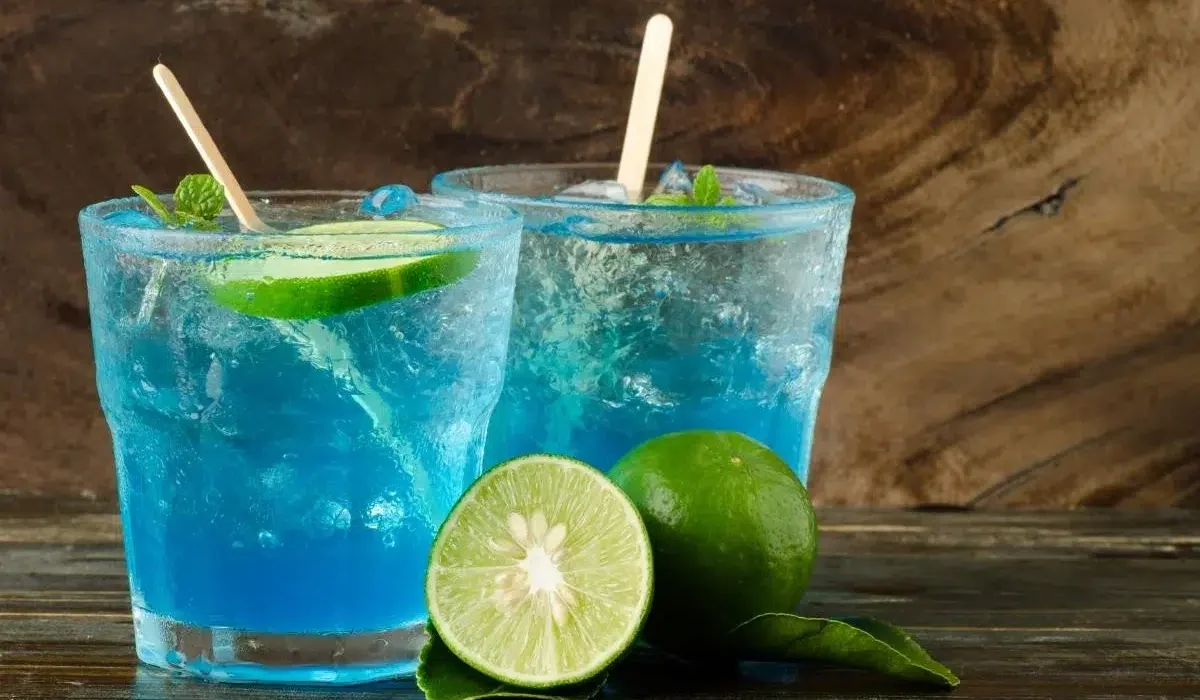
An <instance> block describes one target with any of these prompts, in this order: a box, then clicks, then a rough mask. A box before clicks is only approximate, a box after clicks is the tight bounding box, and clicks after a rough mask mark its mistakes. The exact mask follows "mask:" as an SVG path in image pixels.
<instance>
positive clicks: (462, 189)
mask: <svg viewBox="0 0 1200 700" xmlns="http://www.w3.org/2000/svg"><path fill="white" fill-rule="evenodd" d="M618 165H619V164H618V163H610V162H602V161H592V162H586V163H519V164H512V165H479V166H473V167H470V168H456V169H454V170H445V171H442V172H439V173H438V174H437V175H435V176H434V177H433V182H432V186H431V188H430V189H433V190H438V189H441V190H442V191H448V192H456V193H459V194H460V195H461V194H466V193H474V194H480V195H485V196H484V197H483V199H484V200H485V201H489V202H494V203H499V204H504V205H507V206H510V207H514V206H516V205H536V206H539V207H546V208H548V209H577V208H579V207H580V206H581V205H582V206H587V207H596V208H597V209H601V210H609V211H613V212H645V211H646V210H647V206H646V205H645V204H634V203H629V202H609V201H604V200H596V201H588V202H579V201H558V200H554V199H551V198H550V197H549V196H546V197H533V196H527V195H515V194H509V193H506V192H498V191H495V190H477V189H474V188H472V187H468V186H467V185H465V184H462V182H461V181H462V180H463V179H464V178H465V177H467V176H470V175H485V174H490V173H511V172H515V171H528V172H547V171H554V170H564V171H571V170H586V169H589V168H596V169H599V168H611V171H612V172H613V173H614V174H615V173H616V172H617V167H618ZM668 165H670V164H669V163H658V162H655V163H650V164H649V165H648V169H662V168H666V167H668ZM714 167H715V168H716V170H717V172H718V173H729V174H738V173H744V174H745V175H746V176H748V177H752V176H762V175H772V176H776V177H779V178H781V179H785V180H793V181H796V182H806V183H810V184H814V185H819V186H821V187H823V188H826V189H827V190H828V192H827V193H826V194H822V195H819V196H815V197H807V198H804V199H792V200H788V201H786V202H779V203H776V204H732V205H724V206H721V205H711V206H696V205H690V204H682V205H681V204H670V205H653V208H652V210H653V211H656V212H664V213H672V212H679V213H684V212H697V213H707V212H726V213H730V212H749V211H754V212H760V213H764V214H785V213H791V214H795V213H805V214H812V213H814V212H819V211H824V210H834V209H837V208H839V207H845V206H851V205H853V204H854V200H855V196H854V191H853V190H851V189H850V188H849V187H847V186H846V185H843V184H842V183H840V182H835V181H833V180H827V179H825V178H821V177H817V176H815V175H805V174H802V173H790V172H785V171H782V170H766V169H760V168H742V167H735V166H728V167H727V166H722V165H717V166H714Z"/></svg>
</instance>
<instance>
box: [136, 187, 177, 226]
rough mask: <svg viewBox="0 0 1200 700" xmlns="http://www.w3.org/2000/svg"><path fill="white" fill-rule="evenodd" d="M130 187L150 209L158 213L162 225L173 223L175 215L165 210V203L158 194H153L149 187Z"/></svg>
mask: <svg viewBox="0 0 1200 700" xmlns="http://www.w3.org/2000/svg"><path fill="white" fill-rule="evenodd" d="M132 189H133V192H134V194H136V195H137V196H139V197H141V198H142V199H143V200H144V201H145V202H146V205H147V206H149V207H150V209H151V211H153V212H154V213H155V214H157V215H158V218H159V219H161V220H162V222H163V225H165V226H170V225H172V224H174V223H175V215H174V214H172V213H171V212H169V211H167V205H165V204H163V203H162V200H160V199H159V198H158V195H156V194H154V192H153V191H151V189H150V188H149V187H143V186H141V185H133V187H132Z"/></svg>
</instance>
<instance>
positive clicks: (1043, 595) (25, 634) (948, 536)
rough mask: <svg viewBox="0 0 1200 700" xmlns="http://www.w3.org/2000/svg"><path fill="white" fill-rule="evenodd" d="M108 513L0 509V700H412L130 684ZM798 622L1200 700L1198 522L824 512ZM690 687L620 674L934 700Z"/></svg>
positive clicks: (830, 685)
mask: <svg viewBox="0 0 1200 700" xmlns="http://www.w3.org/2000/svg"><path fill="white" fill-rule="evenodd" d="M114 510H115V507H114V505H113V504H112V503H106V502H103V501H99V502H97V501H88V500H62V499H54V498H48V497H28V496H17V495H11V494H9V495H3V494H0V698H6V699H7V698H14V699H20V700H42V699H48V698H55V699H57V698H64V699H71V700H77V699H84V698H92V699H95V700H113V699H116V698H136V699H139V700H158V699H160V698H163V699H165V698H180V699H193V700H200V699H204V698H248V699H252V700H260V699H261V700H266V699H268V698H318V697H336V698H378V697H395V698H414V699H415V698H419V697H420V693H419V692H418V691H417V690H416V689H415V688H414V686H413V685H412V684H411V683H410V682H398V683H391V684H383V685H376V686H369V687H365V688H352V689H347V690H337V689H334V690H329V689H280V688H247V687H245V686H238V687H232V686H219V685H210V684H204V683H198V682H193V681H190V680H182V679H175V678H171V677H169V676H166V675H162V674H160V673H158V672H156V671H151V670H148V669H142V668H138V666H137V664H136V662H135V658H134V655H133V647H132V639H131V624H130V618H129V613H128V607H129V596H128V593H127V590H126V580H125V570H124V561H123V559H122V555H121V546H120V527H119V521H118V518H117V516H116V515H114V514H113V513H114ZM820 517H821V522H822V539H821V549H822V554H821V558H820V560H819V564H818V567H817V573H816V577H815V581H814V589H813V591H812V592H811V593H810V594H809V596H808V600H807V602H806V603H805V604H804V608H805V610H806V611H807V612H809V613H811V614H814V615H838V614H858V615H871V616H876V617H880V618H883V619H886V620H889V621H891V622H894V623H896V624H899V625H901V626H903V627H905V628H906V629H908V630H909V631H910V632H911V633H912V634H913V636H914V637H915V638H916V639H917V640H918V641H920V642H921V643H922V644H924V645H925V646H926V648H927V649H929V650H930V652H931V653H933V655H934V656H935V657H936V658H938V659H939V660H941V661H943V662H945V663H946V664H947V665H949V666H950V667H951V668H952V669H954V670H955V671H956V672H958V674H959V675H960V676H961V677H962V685H961V686H960V687H959V688H958V689H956V690H954V691H952V692H950V693H949V694H950V695H951V696H953V697H955V698H962V699H964V700H965V699H966V698H1108V699H1110V700H1111V699H1114V698H1158V697H1192V698H1198V697H1200V512H1197V511H1190V512H1189V511H1141V512H1130V511H1063V512H1054V513H1024V512H1018V513H1013V512H998V511H993V512H982V511H973V512H972V511H958V510H955V511H945V510H915V511H899V510H843V509H827V510H822V511H821V512H820ZM776 670H778V669H774V670H772V672H771V673H770V674H764V673H763V672H761V670H759V671H758V672H755V673H753V674H750V675H745V676H743V677H740V678H730V677H723V678H697V677H695V676H694V674H680V673H678V672H672V671H670V670H667V669H663V668H661V667H654V666H651V665H649V664H645V663H633V664H631V665H628V666H627V667H626V668H625V670H624V672H623V673H622V674H621V678H620V679H619V684H617V685H616V687H615V689H614V692H615V693H617V694H618V695H619V696H625V697H631V698H682V697H695V698H705V699H712V698H733V697H738V698H764V699H765V698H772V699H774V698H782V697H792V696H805V697H820V698H868V697H869V698H904V697H919V696H928V695H937V694H940V693H941V691H936V690H934V691H931V690H926V689H924V688H921V687H916V686H910V685H906V684H902V683H897V682H892V681H888V680H883V679H879V678H876V677H874V676H871V675H868V674H865V673H860V672H857V671H845V670H829V669H820V670H818V669H809V670H806V671H802V672H798V673H797V672H792V673H791V674H790V675H791V677H788V675H789V674H787V673H776V672H775V671H776Z"/></svg>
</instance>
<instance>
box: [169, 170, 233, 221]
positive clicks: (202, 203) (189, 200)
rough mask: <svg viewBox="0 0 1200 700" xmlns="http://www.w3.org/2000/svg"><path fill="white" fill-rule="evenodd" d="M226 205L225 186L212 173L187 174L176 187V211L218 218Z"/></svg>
mask: <svg viewBox="0 0 1200 700" xmlns="http://www.w3.org/2000/svg"><path fill="white" fill-rule="evenodd" d="M224 206H225V188H224V187H222V186H221V183H219V182H217V178H215V177H213V176H212V175H207V174H201V175H187V176H185V177H184V178H183V179H182V180H180V181H179V186H178V187H176V188H175V213H176V214H190V215H191V216H193V217H195V218H197V219H203V220H209V221H211V220H212V219H215V218H217V215H218V214H220V213H221V209H222V208H224Z"/></svg>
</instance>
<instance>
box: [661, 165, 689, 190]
mask: <svg viewBox="0 0 1200 700" xmlns="http://www.w3.org/2000/svg"><path fill="white" fill-rule="evenodd" d="M691 193H692V176H691V175H689V174H688V171H687V168H685V167H684V165H683V161H681V160H677V161H675V162H674V163H671V164H670V165H668V166H667V167H666V168H665V169H664V170H663V172H662V175H661V176H659V178H658V186H657V187H655V188H654V194H691Z"/></svg>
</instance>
